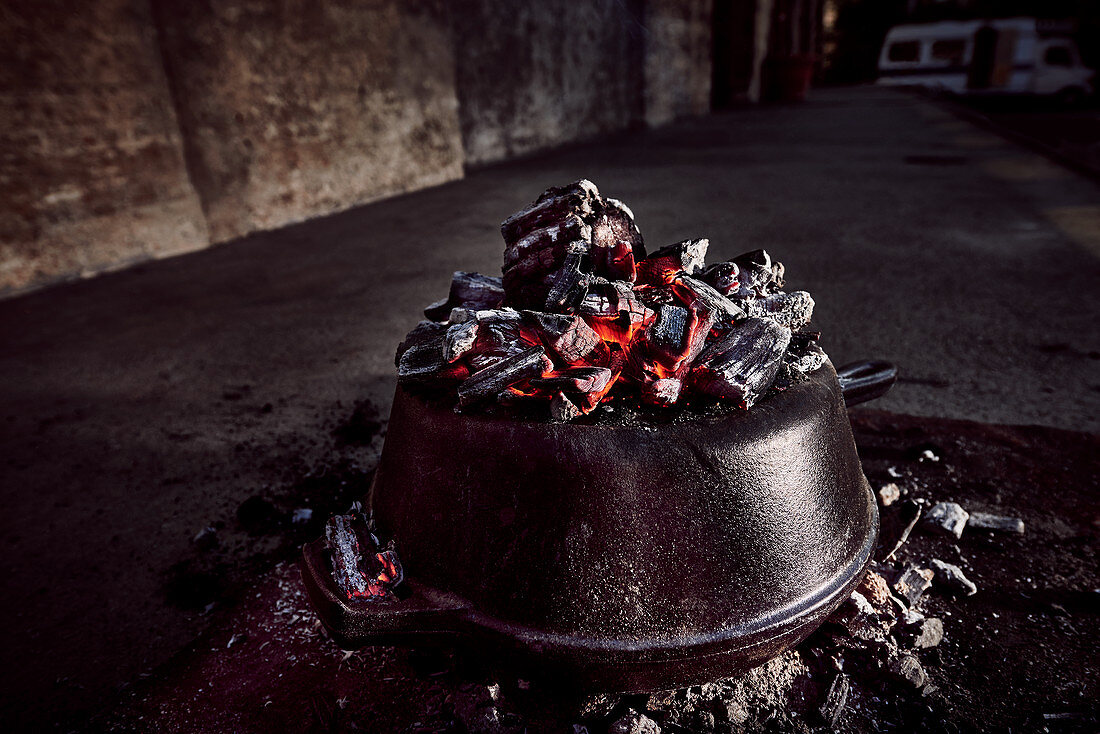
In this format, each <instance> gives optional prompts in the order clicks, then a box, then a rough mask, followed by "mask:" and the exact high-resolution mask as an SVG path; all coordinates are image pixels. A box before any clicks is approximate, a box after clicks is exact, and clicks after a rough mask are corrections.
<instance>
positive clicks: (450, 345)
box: [443, 318, 480, 362]
mask: <svg viewBox="0 0 1100 734" xmlns="http://www.w3.org/2000/svg"><path fill="white" fill-rule="evenodd" d="M479 329H480V324H479V323H478V321H477V319H476V318H475V319H470V320H468V321H462V322H460V323H457V324H454V325H452V326H450V327H448V328H447V333H446V335H445V336H444V337H443V359H444V361H446V362H454V361H455V360H456V359H458V358H459V357H461V356H462V355H464V354H467V353H468V352H470V351H471V350H472V349H473V348H474V344H475V342H476V341H477V335H478V331H479Z"/></svg>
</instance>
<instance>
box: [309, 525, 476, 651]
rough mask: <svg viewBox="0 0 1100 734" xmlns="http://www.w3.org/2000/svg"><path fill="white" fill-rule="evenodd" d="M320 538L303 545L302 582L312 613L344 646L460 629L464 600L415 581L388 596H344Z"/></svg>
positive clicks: (422, 637) (401, 640)
mask: <svg viewBox="0 0 1100 734" xmlns="http://www.w3.org/2000/svg"><path fill="white" fill-rule="evenodd" d="M326 553H327V549H326V547H325V541H324V540H316V541H314V542H312V543H307V544H306V545H304V546H302V561H301V571H302V582H303V583H304V584H305V587H306V592H307V594H308V595H309V600H310V602H312V604H313V608H314V610H316V612H317V616H318V617H320V618H321V622H322V623H323V624H324V625H325V627H326V628H327V629H328V631H329V632H330V633H331V634H332V638H333V639H334V640H335V641H336V643H337V644H338V645H339V646H340V647H341V648H342V649H344V650H356V649H358V648H360V647H363V646H365V645H379V644H393V643H408V642H410V641H424V640H425V639H427V638H440V637H445V638H450V637H453V636H454V635H456V634H458V633H460V632H461V631H462V626H463V620H464V618H465V612H466V610H467V609H468V608H469V604H468V603H467V602H466V601H465V600H464V599H460V598H458V597H456V596H454V595H453V594H446V593H444V592H441V591H438V590H436V589H433V588H431V587H428V586H424V585H422V584H418V583H416V582H414V581H409V580H407V579H406V580H405V581H404V582H403V583H402V584H401V586H400V587H398V588H399V589H401V591H403V592H404V593H403V594H402V595H401V596H400V597H399V598H397V599H393V600H375V599H363V600H348V599H346V598H345V597H344V595H343V594H342V593H341V592H340V590H339V589H338V588H337V586H336V582H335V581H334V580H333V578H332V572H331V570H330V568H329V561H328V559H327V557H326Z"/></svg>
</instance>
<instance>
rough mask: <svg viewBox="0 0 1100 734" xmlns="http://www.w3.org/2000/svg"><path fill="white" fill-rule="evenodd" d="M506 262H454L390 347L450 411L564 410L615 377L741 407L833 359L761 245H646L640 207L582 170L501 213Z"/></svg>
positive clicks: (632, 388)
mask: <svg viewBox="0 0 1100 734" xmlns="http://www.w3.org/2000/svg"><path fill="white" fill-rule="evenodd" d="M501 233H502V234H503V235H504V242H505V250H504V274H503V277H501V278H497V277H492V276H486V275H481V274H478V273H465V272H458V273H455V274H454V279H453V281H452V283H451V290H450V294H449V295H448V297H447V298H446V299H444V300H442V301H439V302H437V303H433V304H432V305H431V306H429V307H428V308H427V309H425V315H426V316H427V317H428V320H426V321H421V322H420V324H419V325H417V327H416V328H415V329H413V330H412V332H410V333H409V335H408V336H407V337H406V339H405V341H403V342H402V343H401V345H400V347H398V351H397V358H396V363H397V368H398V379H399V381H400V382H401V383H402V384H403V385H405V386H410V387H414V388H416V387H419V388H429V389H432V388H434V389H442V390H444V391H446V392H448V393H449V394H451V395H452V399H453V394H454V392H452V391H456V392H457V401H458V409H459V410H467V409H482V410H484V409H492V408H494V407H496V406H516V407H518V406H524V405H534V406H545V408H548V409H549V413H550V415H551V417H552V418H554V419H555V420H559V421H569V420H572V419H574V418H577V417H579V416H581V415H585V414H588V413H590V412H592V411H593V410H594V409H595V408H596V407H597V406H598V405H600V403H601V402H602V401H604V400H605V398H607V397H608V396H609V394H611V392H612V390H613V389H615V390H616V391H617V392H627V391H629V392H632V393H635V394H636V395H637V396H638V402H639V403H640V404H645V405H651V406H659V407H668V406H673V405H683V404H684V403H685V402H686V401H687V399H688V398H689V397H691V396H699V397H701V398H703V397H705V398H706V399H711V400H713V399H717V400H722V401H728V402H730V403H732V404H734V405H738V406H740V407H742V408H748V407H750V406H752V405H753V404H754V403H755V402H757V401H758V400H760V399H761V397H763V396H765V395H766V394H767V393H768V392H769V391H775V390H782V389H784V388H785V387H788V386H790V385H791V384H793V383H794V382H796V381H798V380H801V379H805V377H806V376H807V375H808V374H809V373H811V372H813V371H815V370H816V369H818V368H819V367H821V365H822V364H824V362H825V360H826V359H827V357H826V355H825V353H824V352H823V351H822V350H821V349H820V348H819V347H818V346H817V344H816V341H817V339H818V336H819V334H817V333H815V332H810V331H806V330H805V329H804V327H806V325H807V324H808V323H809V321H810V317H811V316H812V314H813V308H814V301H813V299H812V298H811V297H810V294H809V293H806V292H805V291H795V292H791V293H786V292H784V291H783V290H782V288H783V275H784V269H783V265H782V264H781V263H778V262H774V261H773V260H772V259H771V257H770V256H769V255H768V253H767V252H765V251H764V250H755V251H753V252H748V253H745V254H743V255H740V256H738V257H735V258H734V259H732V260H729V261H727V262H720V263H716V264H713V265H710V266H705V265H704V258H705V257H706V252H707V247H708V246H709V242H708V240H705V239H697V240H685V241H684V242H679V243H676V244H673V245H669V246H667V247H663V248H661V249H659V250H657V251H656V252H654V253H652V254H650V255H648V256H647V255H646V252H645V247H644V245H643V242H642V235H641V233H640V232H639V230H638V227H637V226H636V225H635V223H634V215H633V214H632V213H631V211H630V209H628V208H627V207H626V206H625V205H624V204H623V203H622V202H620V201H617V200H615V199H610V198H605V197H602V196H601V195H600V193H599V191H598V190H597V189H596V186H595V185H594V184H592V182H590V181H585V180H582V181H578V182H576V183H573V184H570V185H568V186H564V187H561V188H551V189H548V190H547V191H546V192H545V193H543V194H542V196H540V197H539V198H538V199H537V200H536V201H535V203H534V204H532V205H531V206H530V207H528V208H526V209H523V210H522V211H519V212H517V213H516V214H513V215H512V216H511V217H509V218H508V219H506V220H505V221H504V223H503V224H502V225H501Z"/></svg>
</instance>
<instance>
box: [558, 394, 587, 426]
mask: <svg viewBox="0 0 1100 734" xmlns="http://www.w3.org/2000/svg"><path fill="white" fill-rule="evenodd" d="M581 415H582V413H581V409H580V408H579V407H577V405H576V404H574V403H573V401H572V400H570V399H569V398H568V397H567V396H566V395H565V393H563V392H559V393H556V394H555V395H554V398H553V399H552V400H551V401H550V419H551V420H554V421H557V422H559V423H568V422H569V421H571V420H573V419H574V418H579V417H580V416H581Z"/></svg>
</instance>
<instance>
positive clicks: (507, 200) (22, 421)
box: [0, 88, 1100, 722]
mask: <svg viewBox="0 0 1100 734" xmlns="http://www.w3.org/2000/svg"><path fill="white" fill-rule="evenodd" d="M580 177H587V178H590V179H592V180H593V181H595V182H596V183H597V184H598V186H599V187H600V189H601V191H603V192H605V193H606V194H608V195H611V196H615V197H617V198H620V199H622V200H624V201H625V202H626V203H627V204H629V205H630V206H631V208H632V209H633V210H634V212H635V215H636V217H637V220H638V223H639V225H640V227H641V229H642V232H643V234H644V235H645V237H646V241H647V244H648V245H650V247H651V248H652V247H657V246H660V245H663V244H667V243H670V242H673V241H676V240H679V239H683V238H686V237H699V236H707V237H710V239H711V242H712V246H711V253H712V259H713V258H726V257H730V256H733V255H735V254H737V253H739V252H741V251H744V250H749V249H753V248H757V247H765V248H767V249H768V250H769V251H771V252H772V254H773V255H774V256H775V257H776V258H777V259H779V260H782V261H783V262H784V263H785V264H786V266H787V274H788V283H789V285H790V286H792V287H794V288H799V289H805V290H809V291H810V292H811V293H812V294H813V295H814V298H815V299H816V301H817V304H818V306H817V313H816V316H815V322H816V326H817V328H819V329H820V330H821V331H822V332H823V336H822V340H821V343H822V345H823V347H824V348H825V350H826V351H827V352H829V353H830V354H831V355H832V357H833V361H834V362H835V363H837V364H842V363H844V362H846V361H850V360H855V359H860V358H865V357H874V358H881V359H888V360H891V361H894V362H896V363H897V364H898V365H899V367H900V369H901V373H902V376H903V377H902V381H901V382H900V384H899V385H898V386H897V387H896V389H895V390H894V391H893V393H891V394H890V395H889V396H888V397H887V398H885V399H883V400H882V401H880V402H879V403H877V404H876V407H877V408H881V409H884V410H890V411H895V412H901V413H911V414H917V415H929V416H942V417H951V418H965V419H971V420H976V421H982V422H996V423H1013V424H1032V423H1034V424H1041V425H1046V426H1053V427H1059V428H1066V429H1073V430H1081V431H1091V432H1096V431H1098V430H1100V411H1098V407H1100V370H1098V366H1100V330H1098V329H1097V322H1098V317H1100V288H1098V286H1100V187H1098V186H1097V185H1096V184H1094V183H1092V182H1090V181H1088V180H1085V179H1083V178H1081V177H1079V176H1077V175H1076V174H1074V173H1071V172H1069V171H1067V170H1065V169H1063V168H1061V167H1059V166H1057V165H1055V164H1052V163H1050V162H1049V161H1047V160H1046V159H1044V158H1041V157H1039V156H1038V155H1036V154H1035V153H1032V152H1029V151H1027V150H1024V149H1022V148H1019V147H1017V146H1015V145H1013V144H1011V143H1008V142H1006V141H1004V140H1003V139H1001V138H999V137H997V136H995V135H993V134H992V133H989V132H986V131H984V130H981V129H979V128H977V127H975V126H973V125H971V124H970V123H968V122H965V121H962V120H959V119H957V118H956V117H954V116H952V115H951V114H950V113H949V112H947V111H945V110H944V109H942V108H940V107H937V106H936V104H935V103H933V102H931V101H928V100H925V99H921V98H918V97H911V96H906V95H904V94H900V93H895V92H889V91H884V90H876V89H870V88H867V89H852V90H837V91H818V92H815V93H813V94H812V96H811V99H810V100H809V101H808V102H807V103H806V104H803V105H800V106H792V107H774V108H760V109H749V110H742V111H736V112H731V113H726V114H721V115H715V116H711V117H708V118H705V119H700V120H695V121H688V122H684V123H680V124H677V125H675V126H672V127H668V128H664V129H661V130H657V131H649V132H637V133H631V134H627V135H621V136H616V137H614V138H612V139H610V140H606V141H600V142H595V143H591V144H586V145H582V146H576V147H570V148H567V149H564V150H561V151H557V152H552V153H549V154H545V155H540V156H537V157H533V158H530V159H525V160H519V161H514V162H510V163H506V164H503V165H500V166H494V167H491V168H486V169H483V170H478V171H475V172H472V173H471V174H470V175H468V177H467V178H466V179H465V180H463V181H460V182H456V183H453V184H448V185H445V186H441V187H438V188H434V189H431V190H427V191H422V192H419V193H414V194H410V195H407V196H402V197H398V198H395V199H391V200H387V201H383V202H380V203H377V204H373V205H370V206H365V207H362V208H359V209H356V210H353V211H349V212H345V213H342V214H338V215H335V216H332V217H329V218H326V219H324V220H318V221H312V222H307V223H304V224H300V225H295V226H292V227H289V228H286V229H284V230H280V231H277V232H273V233H267V234H261V235H256V236H252V237H248V238H245V239H244V240H241V241H238V242H235V243H232V244H228V245H224V246H219V247H216V248H214V249H211V250H208V251H205V252H200V253H195V254H191V255H186V256H182V257H179V258H175V259H171V260H165V261H160V262H155V263H150V264H146V265H141V266H138V267H136V268H132V269H130V270H126V271H122V272H119V273H115V274H112V275H107V276H104V277H101V278H97V279H94V280H90V281H85V282H80V283H74V284H71V285H67V286H63V287H59V288H55V289H50V290H46V291H42V292H39V293H35V294H31V295H28V296H25V297H22V298H18V299H14V300H9V301H5V302H0V345H2V346H0V405H3V412H2V413H0V415H2V420H0V445H2V446H3V449H2V454H3V455H2V456H0V467H2V468H0V492H2V495H0V499H2V501H3V505H4V507H5V512H4V513H3V515H2V517H0V526H2V529H0V538H2V541H0V542H2V543H3V548H4V550H5V551H6V552H5V553H4V561H3V574H2V576H3V581H0V596H2V597H3V598H4V599H5V602H6V603H5V604H4V605H3V607H2V608H0V647H2V648H3V649H5V650H6V651H7V654H8V655H9V657H10V658H12V659H17V660H23V661H27V662H26V665H25V666H15V665H10V664H9V665H5V666H0V686H2V687H3V689H4V690H5V692H6V697H5V698H6V703H5V704H4V705H5V706H6V707H8V709H9V711H8V713H9V714H11V715H12V716H14V720H15V721H21V720H22V719H21V716H22V714H21V712H23V711H25V709H24V704H28V702H29V703H30V705H33V706H35V707H41V706H42V703H41V701H42V700H44V699H45V698H48V699H49V700H50V701H51V702H52V704H53V705H54V706H56V709H57V711H58V712H59V716H66V715H81V714H83V713H84V712H87V711H91V710H94V709H95V708H97V707H98V706H101V705H102V704H103V702H104V701H105V700H106V698H107V697H108V696H110V694H111V692H112V691H113V690H114V688H115V686H117V685H119V684H122V683H124V682H125V681H128V680H131V679H133V678H134V677H135V676H137V675H138V674H140V673H141V672H143V671H145V670H148V669H149V668H151V667H152V666H155V665H157V664H159V663H161V662H163V661H165V660H166V659H167V658H168V657H169V656H170V655H171V654H172V653H173V652H175V651H176V650H178V649H179V648H180V647H182V646H183V645H184V644H186V643H187V642H188V641H190V640H191V639H192V638H193V637H194V636H195V634H197V633H198V632H199V631H201V630H202V629H203V628H204V627H205V626H206V625H207V624H208V620H209V619H210V615H212V614H217V612H218V607H217V605H215V607H214V608H213V609H212V610H211V611H210V612H209V613H206V614H204V611H205V608H204V607H203V606H202V605H198V604H193V603H189V601H188V599H190V597H187V598H184V599H182V600H181V599H180V598H179V596H180V595H179V594H178V593H176V592H177V591H178V584H177V585H174V584H173V582H174V581H177V580H179V579H180V578H181V577H183V578H191V577H187V576H186V575H185V574H184V573H183V571H181V568H183V567H181V565H180V564H181V563H183V562H184V561H190V560H192V559H193V558H194V557H195V553H196V551H195V544H194V543H193V542H192V538H193V537H194V536H195V535H196V534H197V533H198V532H199V531H200V530H202V529H203V528H204V527H206V526H207V525H217V524H218V523H220V524H221V527H220V528H219V537H220V549H221V550H220V552H221V553H222V556H221V558H222V559H223V560H222V562H223V564H224V568H226V569H230V570H236V571H239V570H240V568H241V566H240V561H241V560H242V559H244V558H255V557H256V556H257V555H260V554H263V553H265V552H268V551H270V550H271V544H272V543H274V541H272V540H270V539H268V538H266V537H264V536H263V535H262V534H257V533H256V532H249V531H248V528H243V527H242V525H241V523H242V521H241V519H240V517H241V514H240V513H239V512H238V510H239V508H240V506H241V503H242V502H243V501H244V500H246V499H247V498H249V497H252V496H256V495H265V494H272V493H275V494H277V493H279V492H280V491H282V490H283V488H284V487H285V485H287V484H288V483H290V482H292V481H294V480H295V479H296V478H297V477H299V476H300V475H301V473H302V472H304V471H307V470H308V468H309V467H316V466H319V465H322V464H323V463H324V462H325V461H326V459H327V458H328V457H330V456H331V454H332V453H333V452H334V451H336V450H337V448H336V443H335V439H334V438H333V434H332V430H333V428H334V427H335V425H336V424H338V423H339V422H341V421H344V420H346V419H347V418H348V416H349V415H350V414H351V412H352V410H353V406H354V405H355V404H356V402H357V401H361V400H369V401H371V402H372V405H373V407H368V408H365V409H364V410H366V411H367V412H370V413H371V414H373V415H375V416H377V417H384V416H385V413H386V411H387V410H388V401H389V397H390V395H391V393H392V390H393V385H394V377H393V363H392V355H393V349H394V346H395V345H396V344H397V343H398V341H399V340H400V339H401V337H402V336H403V335H404V333H405V332H406V331H407V330H408V329H409V328H411V327H412V326H413V325H414V324H415V323H416V320H417V318H418V315H419V312H420V309H421V308H423V306H424V305H426V304H427V303H429V302H430V301H433V300H435V299H436V298H438V297H440V296H441V295H443V294H445V292H446V288H447V285H448V282H449V279H450V273H451V272H452V271H454V270H458V269H463V270H479V271H481V272H486V273H497V272H499V268H500V256H501V249H502V244H501V240H500V235H499V232H498V229H497V223H498V222H499V221H500V220H501V219H503V218H504V217H506V216H507V215H508V214H510V213H511V212H513V211H514V210H516V209H517V208H519V207H521V206H523V205H525V204H526V203H527V202H529V201H530V200H531V199H533V198H534V197H535V196H536V195H537V194H538V193H539V192H540V191H541V190H542V189H543V188H545V187H546V186H548V185H552V184H561V183H565V182H568V181H571V180H574V179H577V178H580ZM378 445H379V443H378V441H377V440H375V441H374V442H364V443H363V444H362V445H355V446H352V447H351V448H348V447H346V446H345V447H343V448H340V449H339V450H340V451H342V452H343V455H345V456H346V457H349V458H350V459H354V460H355V461H358V462H360V463H361V464H362V465H363V466H364V467H369V465H370V463H371V461H372V460H373V456H374V455H375V453H376V451H377V449H378ZM364 489H365V487H364ZM246 514H247V513H246ZM246 519H247V518H246ZM246 524H247V523H246ZM184 570H186V569H184ZM227 573H228V571H227ZM181 574H182V576H181ZM207 575H210V574H207ZM213 576H214V582H216V580H217V578H216V577H217V574H213ZM203 578H206V577H205V576H204V577H203ZM192 580H193V579H192ZM212 583H213V582H212ZM185 586H186V584H185ZM188 588H190V587H188ZM190 590H191V591H194V589H190ZM184 596H185V597H186V596H187V595H184ZM200 596H201V595H200ZM219 598H220V597H219ZM220 603H221V602H219V604H220ZM0 718H3V713H0ZM23 721H24V722H25V720H23Z"/></svg>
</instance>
